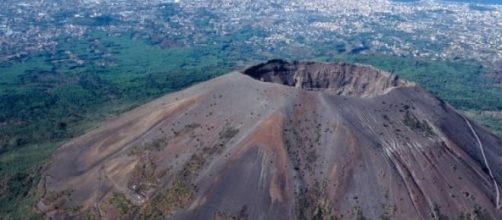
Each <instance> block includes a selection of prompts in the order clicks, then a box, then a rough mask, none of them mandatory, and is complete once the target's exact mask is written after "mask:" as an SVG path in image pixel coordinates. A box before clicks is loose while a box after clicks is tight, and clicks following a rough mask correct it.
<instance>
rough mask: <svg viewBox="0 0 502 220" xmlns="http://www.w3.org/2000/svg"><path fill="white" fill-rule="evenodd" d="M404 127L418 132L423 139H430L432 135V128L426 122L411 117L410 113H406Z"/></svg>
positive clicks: (413, 116)
mask: <svg viewBox="0 0 502 220" xmlns="http://www.w3.org/2000/svg"><path fill="white" fill-rule="evenodd" d="M403 123H404V125H406V126H408V127H409V128H410V129H411V130H413V131H416V132H419V133H420V134H422V135H423V136H424V137H430V136H432V135H434V132H433V131H432V127H431V126H430V125H429V123H427V121H425V120H423V121H420V120H418V119H417V117H415V115H413V114H412V113H411V112H410V111H406V113H405V114H404V119H403Z"/></svg>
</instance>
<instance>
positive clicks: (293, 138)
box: [37, 60, 502, 219]
mask: <svg viewBox="0 0 502 220" xmlns="http://www.w3.org/2000/svg"><path fill="white" fill-rule="evenodd" d="M501 158H502V141H501V140H500V139H499V138H497V137H496V136H495V135H493V134H491V133H489V132H488V131H487V130H485V129H484V128H481V127H479V126H477V125H475V124H474V123H472V122H471V121H470V120H468V119H466V118H465V117H464V116H463V115H461V114H459V113H458V112H456V111H455V110H454V109H452V108H451V107H450V106H449V105H448V104H446V103H444V102H443V101H441V100H439V99H438V98H436V97H434V96H432V95H431V94H429V93H428V92H426V91H425V90H424V89H422V88H420V87H419V86H417V85H415V84H414V83H411V82H407V81H404V80H401V79H399V78H397V77H396V76H393V75H391V74H389V73H386V72H383V71H379V70H375V69H373V68H371V67H368V66H360V65H349V64H337V63H334V64H328V63H314V62H293V63H288V62H285V61H280V60H273V61H270V62H268V63H264V64H260V65H257V66H254V67H251V68H249V69H247V70H245V71H243V72H233V73H229V74H227V75H224V76H221V77H219V78H216V79H213V80H210V81H207V82H204V83H201V84H199V85H196V86H193V87H191V88H188V89H186V90H183V91H180V92H177V93H173V94H169V95H166V96H164V97H162V98H159V99H157V100H155V101H153V102H151V103H148V104H146V105H144V106H141V107H139V108H137V109H134V110H132V111H130V112H127V113H125V114H123V115H122V116H120V117H118V118H116V119H114V120H111V121H109V122H107V123H106V124H104V125H103V126H102V127H101V128H99V129H96V130H94V131H92V132H90V133H88V134H86V135H84V136H82V137H79V138H76V139H75V140H73V141H72V142H70V143H68V144H66V145H65V146H63V147H61V148H60V149H59V150H58V151H57V152H56V154H55V155H54V157H53V159H52V161H51V163H50V165H49V166H48V168H47V171H46V172H45V178H44V181H43V183H42V184H41V187H40V188H41V189H43V192H44V196H43V198H42V199H41V200H40V202H39V203H38V205H37V208H38V209H39V210H40V211H41V212H43V213H45V215H46V216H47V217H52V218H55V219H66V218H90V219H92V218H102V219H161V218H170V219H171V218H172V219H444V218H445V217H448V218H450V219H459V218H460V219H501V218H502V211H501V210H500V198H499V197H500V195H499V194H500V193H499V190H500V189H499V188H500V187H499V185H500V183H502V182H501V181H502V159H501Z"/></svg>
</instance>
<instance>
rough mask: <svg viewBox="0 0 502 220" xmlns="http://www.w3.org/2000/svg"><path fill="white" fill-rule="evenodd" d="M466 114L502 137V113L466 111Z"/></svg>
mask: <svg viewBox="0 0 502 220" xmlns="http://www.w3.org/2000/svg"><path fill="white" fill-rule="evenodd" d="M464 114H466V115H467V116H469V117H470V118H472V119H473V120H475V121H476V122H478V123H480V124H481V125H483V126H485V127H486V128H488V129H490V130H492V131H493V132H495V134H497V135H498V136H499V137H502V111H500V112H493V111H464Z"/></svg>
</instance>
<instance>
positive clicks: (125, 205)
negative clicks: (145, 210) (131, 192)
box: [109, 192, 138, 217]
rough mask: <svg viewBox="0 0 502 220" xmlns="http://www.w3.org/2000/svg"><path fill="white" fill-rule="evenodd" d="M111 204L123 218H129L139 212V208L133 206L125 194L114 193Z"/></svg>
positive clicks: (110, 200)
mask: <svg viewBox="0 0 502 220" xmlns="http://www.w3.org/2000/svg"><path fill="white" fill-rule="evenodd" d="M109 204H110V205H112V207H113V208H114V209H116V210H117V211H118V212H119V214H120V215H121V216H122V217H125V216H129V215H132V214H134V213H135V212H137V211H138V207H136V206H135V205H134V204H132V203H131V202H130V201H129V200H128V199H127V198H126V197H125V196H124V195H123V194H121V193H116V192H115V193H113V194H112V196H111V197H110V199H109Z"/></svg>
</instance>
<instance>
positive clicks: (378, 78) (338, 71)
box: [243, 60, 410, 97]
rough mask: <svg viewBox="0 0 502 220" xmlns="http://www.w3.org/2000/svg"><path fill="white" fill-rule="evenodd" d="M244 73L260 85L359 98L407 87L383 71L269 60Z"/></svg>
mask: <svg viewBox="0 0 502 220" xmlns="http://www.w3.org/2000/svg"><path fill="white" fill-rule="evenodd" d="M243 73H244V74H246V75H248V76H251V77H252V78H254V79H256V80H259V81H263V82H270V83H278V84H282V85H286V86H291V87H296V88H300V89H305V90H311V91H322V92H326V93H329V94H335V95H345V96H358V97H368V96H370V97H371V96H377V95H382V94H385V93H387V92H388V91H390V90H391V89H393V88H396V87H401V86H406V85H408V84H410V83H409V82H408V81H406V80H402V79H400V78H399V77H398V76H397V75H393V74H391V73H388V72H385V71H383V70H378V69H375V68H373V67H371V66H366V65H359V64H348V63H322V62H310V61H294V62H287V61H284V60H270V61H268V62H266V63H261V64H258V65H255V66H252V67H250V68H248V69H246V70H244V72H243Z"/></svg>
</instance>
